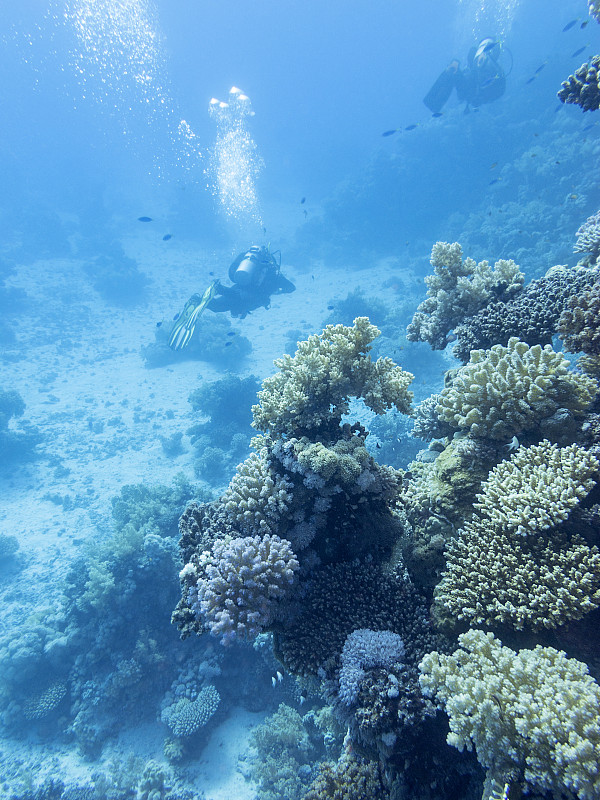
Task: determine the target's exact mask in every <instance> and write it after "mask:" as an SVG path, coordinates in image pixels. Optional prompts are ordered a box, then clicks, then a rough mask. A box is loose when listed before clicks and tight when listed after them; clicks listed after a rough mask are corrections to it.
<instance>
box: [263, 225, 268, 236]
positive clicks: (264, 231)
mask: <svg viewBox="0 0 600 800" xmlns="http://www.w3.org/2000/svg"><path fill="white" fill-rule="evenodd" d="M263 233H264V234H265V236H266V234H267V229H266V228H265V226H264V225H263Z"/></svg>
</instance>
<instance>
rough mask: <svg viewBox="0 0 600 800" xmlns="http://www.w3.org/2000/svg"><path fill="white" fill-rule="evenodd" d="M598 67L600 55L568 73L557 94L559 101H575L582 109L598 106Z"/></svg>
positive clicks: (599, 66) (599, 67) (593, 109)
mask: <svg viewBox="0 0 600 800" xmlns="http://www.w3.org/2000/svg"><path fill="white" fill-rule="evenodd" d="M599 69H600V56H593V57H592V59H591V60H590V62H589V63H585V64H582V65H581V66H580V67H579V69H577V70H575V73H574V74H573V75H569V77H568V78H567V80H566V81H563V82H562V84H561V89H559V91H558V94H557V97H558V99H559V100H560V101H561V103H575V104H577V105H578V106H581V108H582V109H583V110H584V111H596V110H597V109H598V108H600V83H599V81H598V70H599Z"/></svg>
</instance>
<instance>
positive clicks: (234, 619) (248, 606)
mask: <svg viewBox="0 0 600 800" xmlns="http://www.w3.org/2000/svg"><path fill="white" fill-rule="evenodd" d="M197 564H198V566H197V567H196V568H195V567H193V566H192V564H187V565H186V566H185V567H184V570H183V571H184V573H185V572H186V571H187V572H188V573H189V572H192V571H195V573H196V575H195V577H196V581H195V584H194V586H193V587H192V588H191V589H190V596H189V602H190V606H191V609H192V611H193V612H194V614H195V615H196V616H197V617H198V618H203V619H205V620H206V622H207V624H208V626H209V628H210V630H211V633H213V634H214V635H215V636H221V641H222V642H223V643H224V644H226V643H229V642H231V640H232V639H234V638H235V637H240V638H246V639H247V638H254V636H256V635H257V634H258V633H260V632H261V631H262V630H263V629H264V628H265V627H267V626H268V625H269V624H270V623H271V622H272V621H273V618H274V615H275V603H276V601H277V600H281V599H282V598H284V597H285V596H286V595H287V594H289V591H290V587H291V586H292V585H293V583H294V580H295V573H296V572H297V571H298V568H299V564H298V561H297V560H296V557H295V555H294V553H293V552H292V549H291V546H290V543H289V542H288V541H286V540H285V539H280V538H279V537H278V536H270V535H269V534H266V535H265V536H263V537H262V539H261V538H259V537H258V536H254V537H252V536H248V537H245V538H243V539H231V540H227V539H224V540H220V541H216V542H215V543H214V545H213V548H212V551H207V552H205V553H202V555H201V556H200V557H199V558H198V561H197ZM184 577H185V575H184Z"/></svg>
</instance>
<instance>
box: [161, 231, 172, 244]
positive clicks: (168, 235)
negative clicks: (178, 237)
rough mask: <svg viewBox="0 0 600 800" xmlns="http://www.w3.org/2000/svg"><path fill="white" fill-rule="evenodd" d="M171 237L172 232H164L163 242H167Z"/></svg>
mask: <svg viewBox="0 0 600 800" xmlns="http://www.w3.org/2000/svg"><path fill="white" fill-rule="evenodd" d="M172 238H173V234H172V233H165V235H164V236H163V242H168V241H169V239H172Z"/></svg>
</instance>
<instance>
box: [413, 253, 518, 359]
mask: <svg viewBox="0 0 600 800" xmlns="http://www.w3.org/2000/svg"><path fill="white" fill-rule="evenodd" d="M431 266H432V267H433V268H434V274H433V275H428V276H427V277H426V278H425V283H426V284H427V299H426V300H424V301H423V302H422V303H421V305H420V306H419V308H418V309H417V311H416V312H415V315H414V317H413V320H412V322H411V323H410V325H409V326H408V329H407V334H406V336H407V339H408V340H409V341H411V342H429V344H430V345H431V346H432V348H433V349H434V350H443V349H444V348H445V347H446V345H447V344H448V342H449V341H450V340H449V338H448V334H449V333H450V331H451V330H452V329H453V328H454V327H456V325H458V323H459V322H461V321H462V320H463V319H464V318H465V317H470V316H472V315H473V314H475V313H476V312H477V311H479V309H481V308H483V307H484V306H486V305H488V303H489V302H490V301H491V300H504V299H506V298H508V297H510V296H511V295H512V294H514V293H515V292H517V291H518V290H519V289H520V288H521V287H522V285H523V273H522V272H521V271H520V270H519V267H518V266H517V265H516V264H515V262H514V261H506V260H503V259H501V260H499V261H496V263H495V265H494V267H490V265H489V262H487V261H481V262H480V263H479V264H478V263H477V262H475V261H474V260H473V259H472V258H466V259H465V260H464V261H463V258H462V248H461V246H460V245H459V244H458V242H454V243H453V244H449V243H448V242H436V244H434V246H433V249H432V251H431Z"/></svg>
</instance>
